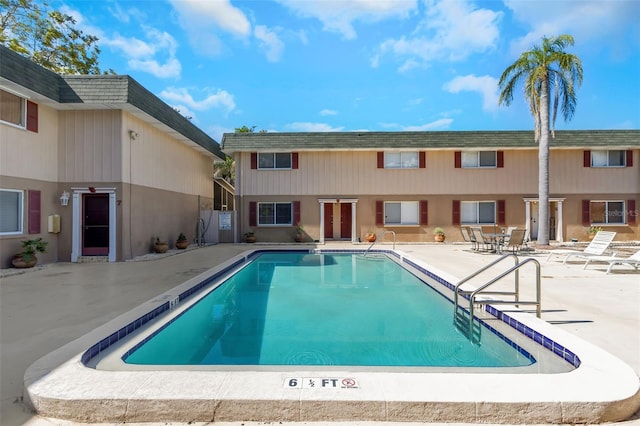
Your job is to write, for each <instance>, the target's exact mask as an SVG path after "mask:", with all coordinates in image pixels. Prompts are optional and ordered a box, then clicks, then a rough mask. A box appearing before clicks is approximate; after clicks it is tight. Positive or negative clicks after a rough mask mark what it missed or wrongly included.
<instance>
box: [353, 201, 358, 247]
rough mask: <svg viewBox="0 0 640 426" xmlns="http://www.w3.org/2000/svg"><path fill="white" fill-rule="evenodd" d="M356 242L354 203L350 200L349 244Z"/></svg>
mask: <svg viewBox="0 0 640 426" xmlns="http://www.w3.org/2000/svg"><path fill="white" fill-rule="evenodd" d="M357 242H358V236H357V235H356V203H355V201H352V202H351V244H356V243H357Z"/></svg>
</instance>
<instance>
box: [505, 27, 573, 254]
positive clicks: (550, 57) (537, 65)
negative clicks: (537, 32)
mask: <svg viewBox="0 0 640 426" xmlns="http://www.w3.org/2000/svg"><path fill="white" fill-rule="evenodd" d="M567 46H573V37H572V36H570V35H568V34H563V35H561V36H558V37H549V38H547V37H543V38H542V47H540V46H534V47H533V48H532V49H531V50H529V51H526V52H523V53H522V54H521V55H520V57H519V58H518V59H517V60H516V61H515V62H514V63H513V64H511V65H510V66H509V67H507V69H506V70H505V71H504V72H503V73H502V76H501V77H500V81H499V82H498V85H499V87H500V99H499V101H498V103H499V104H500V105H502V104H504V105H506V106H509V105H510V104H511V101H513V93H514V89H515V87H516V86H517V85H518V84H519V83H521V82H522V83H523V84H524V97H525V98H526V100H527V101H528V103H529V109H530V110H531V114H532V115H533V119H534V121H535V140H536V142H538V144H539V145H538V239H537V244H539V245H548V244H549V134H551V137H554V136H555V135H554V125H555V121H556V115H557V112H558V104H559V103H560V108H561V111H562V115H563V117H564V119H565V121H569V120H571V118H572V117H573V113H574V112H575V110H576V104H577V98H576V86H578V87H579V86H580V85H581V84H582V61H581V60H580V58H578V57H577V56H575V55H572V54H570V53H566V52H565V51H564V49H565V47H567ZM551 90H553V116H552V117H551V127H549V121H550V120H549V114H550V105H551V99H550V93H551Z"/></svg>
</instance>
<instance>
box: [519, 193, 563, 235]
mask: <svg viewBox="0 0 640 426" xmlns="http://www.w3.org/2000/svg"><path fill="white" fill-rule="evenodd" d="M565 199H566V198H564V197H563V198H559V197H549V217H551V216H554V217H555V219H556V223H555V227H554V229H553V231H555V241H557V242H560V243H561V242H563V241H564V234H563V232H562V229H563V228H564V224H563V218H562V204H563V203H564V200H565ZM522 200H523V201H524V204H525V208H524V211H525V222H524V223H525V228H526V231H527V235H529V239H530V240H531V241H534V240H535V239H536V238H537V237H538V235H537V234H538V232H537V228H538V225H537V223H536V225H532V222H531V221H532V220H533V218H534V217H535V219H536V221H537V220H538V203H539V200H538V197H531V198H523V199H522ZM532 204H533V206H532ZM552 208H554V209H555V210H554V211H553V212H552V210H551V209H552ZM552 213H555V214H552ZM534 226H535V229H532V227H534ZM534 231H535V235H534ZM551 231H552V230H551V229H549V233H551Z"/></svg>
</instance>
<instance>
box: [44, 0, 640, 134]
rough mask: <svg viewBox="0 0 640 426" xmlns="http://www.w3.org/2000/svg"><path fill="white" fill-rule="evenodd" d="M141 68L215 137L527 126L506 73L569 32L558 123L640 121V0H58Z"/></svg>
mask: <svg viewBox="0 0 640 426" xmlns="http://www.w3.org/2000/svg"><path fill="white" fill-rule="evenodd" d="M50 4H51V6H52V7H54V8H56V9H59V10H62V11H64V12H66V13H68V14H70V15H72V16H74V17H75V18H76V20H77V22H78V26H79V27H80V28H81V29H83V30H84V31H85V32H86V33H89V34H93V35H96V36H98V37H99V38H100V40H99V42H98V43H99V45H100V48H101V50H102V53H101V55H100V66H101V68H103V69H108V68H112V69H113V70H114V71H116V73H118V74H129V75H131V76H132V77H133V78H134V79H136V80H137V81H138V82H140V83H141V84H142V85H144V86H145V87H146V88H147V89H149V90H151V91H152V92H153V93H155V94H156V95H157V96H159V97H160V98H161V99H163V100H164V101H165V102H167V103H168V104H169V105H172V106H174V107H176V108H178V109H179V110H180V111H181V112H182V113H183V115H186V116H190V117H192V120H193V122H194V124H196V125H197V126H198V127H200V128H201V129H203V130H204V131H205V132H207V133H208V134H209V135H211V136H212V137H213V138H214V139H216V140H217V141H220V140H221V137H222V134H223V133H224V132H232V131H233V130H234V128H236V127H240V126H242V125H247V126H256V130H262V129H264V130H267V131H280V132H290V131H363V130H368V131H402V130H426V131H428V130H528V129H532V128H533V119H532V118H531V116H530V114H529V110H528V108H527V106H526V104H525V102H524V100H523V99H522V97H521V96H517V97H516V98H515V100H514V102H513V104H512V105H511V106H510V107H504V106H503V107H499V106H498V86H497V82H498V79H499V78H500V75H501V74H502V72H503V71H504V69H505V68H506V67H507V66H509V65H510V64H511V63H513V62H514V61H515V60H516V59H517V57H518V56H519V54H520V53H521V52H523V51H525V50H528V49H530V48H531V47H532V46H533V45H534V44H540V40H541V38H542V36H556V35H560V34H571V35H573V36H574V38H575V41H576V43H575V46H574V47H573V48H569V49H568V51H569V52H571V53H574V54H576V55H578V56H579V57H580V58H581V59H582V63H583V68H584V81H583V84H582V87H581V88H580V89H579V91H578V107H577V110H576V112H575V115H574V118H573V120H572V121H570V122H568V123H565V122H564V121H563V119H562V118H561V117H558V121H557V123H556V129H558V130H562V129H638V128H639V127H640V24H639V22H640V1H638V0H628V1H622V0H597V1H580V0H568V1H555V0H536V1H527V0H503V1H497V0H494V1H467V0H447V1H439V0H349V1H347V0H344V1H343V0H253V1H235V0H199V1H198V0H195V1H194V0H166V1H163V0H137V1H119V0H106V1H104V0H51V2H50Z"/></svg>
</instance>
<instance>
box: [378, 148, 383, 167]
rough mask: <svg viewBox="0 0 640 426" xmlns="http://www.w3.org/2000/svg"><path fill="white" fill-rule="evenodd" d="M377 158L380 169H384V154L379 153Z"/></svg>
mask: <svg viewBox="0 0 640 426" xmlns="http://www.w3.org/2000/svg"><path fill="white" fill-rule="evenodd" d="M377 157H378V168H379V169H384V152H378V153H377Z"/></svg>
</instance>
